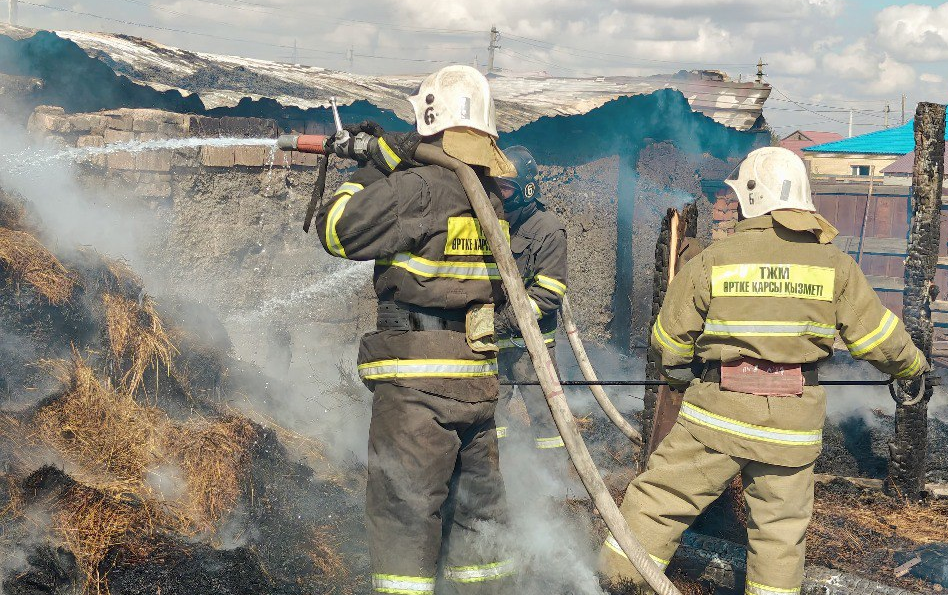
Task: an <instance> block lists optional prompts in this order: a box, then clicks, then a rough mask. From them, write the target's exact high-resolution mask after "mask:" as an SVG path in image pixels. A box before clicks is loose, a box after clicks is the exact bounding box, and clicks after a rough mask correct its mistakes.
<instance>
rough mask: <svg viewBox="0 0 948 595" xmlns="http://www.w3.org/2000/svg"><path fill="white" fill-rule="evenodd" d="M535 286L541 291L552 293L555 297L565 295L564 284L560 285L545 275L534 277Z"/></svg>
mask: <svg viewBox="0 0 948 595" xmlns="http://www.w3.org/2000/svg"><path fill="white" fill-rule="evenodd" d="M534 279H535V280H536V283H537V285H539V286H540V287H542V288H543V289H547V290H549V291H552V292H553V293H555V294H556V295H564V294H565V293H566V284H564V283H561V282H559V281H557V280H556V279H554V278H553V277H547V276H546V275H537V276H536V277H534Z"/></svg>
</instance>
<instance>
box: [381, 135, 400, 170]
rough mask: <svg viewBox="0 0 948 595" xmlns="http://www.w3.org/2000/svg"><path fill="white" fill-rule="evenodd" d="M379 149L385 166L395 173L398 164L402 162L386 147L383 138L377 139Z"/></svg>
mask: <svg viewBox="0 0 948 595" xmlns="http://www.w3.org/2000/svg"><path fill="white" fill-rule="evenodd" d="M379 148H380V149H382V158H383V159H385V164H386V165H387V166H388V168H389V169H390V170H392V171H395V168H396V167H398V164H399V163H401V162H402V159H401V157H399V156H398V155H396V154H395V151H393V150H392V148H391V147H390V146H388V143H387V142H385V139H384V138H380V139H379Z"/></svg>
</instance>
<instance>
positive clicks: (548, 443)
mask: <svg viewBox="0 0 948 595" xmlns="http://www.w3.org/2000/svg"><path fill="white" fill-rule="evenodd" d="M534 443H535V444H536V447H537V448H538V449H539V450H546V449H548V448H561V447H563V446H566V444H565V443H564V442H563V438H562V436H556V437H554V438H537V439H536V440H535V441H534Z"/></svg>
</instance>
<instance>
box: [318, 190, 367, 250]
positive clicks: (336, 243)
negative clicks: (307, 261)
mask: <svg viewBox="0 0 948 595" xmlns="http://www.w3.org/2000/svg"><path fill="white" fill-rule="evenodd" d="M362 188H363V186H362V184H356V183H353V182H346V183H345V184H343V185H342V186H340V187H339V190H336V193H335V194H334V195H333V196H338V197H340V198H339V200H337V201H336V203H335V204H334V205H333V206H332V208H331V209H329V215H328V216H327V217H326V247H327V249H328V250H329V253H330V254H332V255H333V256H338V257H340V258H346V249H345V248H344V247H343V245H342V241H341V240H340V239H339V233H338V232H337V231H336V226H337V225H338V224H339V220H340V219H342V213H343V212H344V211H345V210H346V205H347V204H349V199H350V198H352V195H353V194H355V193H356V192H358V191H359V190H362Z"/></svg>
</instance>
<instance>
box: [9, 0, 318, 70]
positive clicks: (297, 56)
mask: <svg viewBox="0 0 948 595" xmlns="http://www.w3.org/2000/svg"><path fill="white" fill-rule="evenodd" d="M10 1H11V2H16V0H10ZM299 63H300V54H299V52H298V51H297V49H296V40H295V39H294V40H293V64H299Z"/></svg>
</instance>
